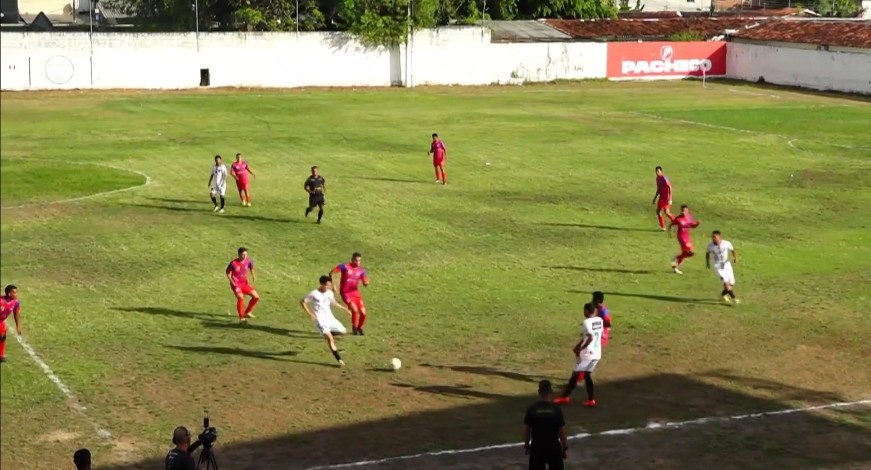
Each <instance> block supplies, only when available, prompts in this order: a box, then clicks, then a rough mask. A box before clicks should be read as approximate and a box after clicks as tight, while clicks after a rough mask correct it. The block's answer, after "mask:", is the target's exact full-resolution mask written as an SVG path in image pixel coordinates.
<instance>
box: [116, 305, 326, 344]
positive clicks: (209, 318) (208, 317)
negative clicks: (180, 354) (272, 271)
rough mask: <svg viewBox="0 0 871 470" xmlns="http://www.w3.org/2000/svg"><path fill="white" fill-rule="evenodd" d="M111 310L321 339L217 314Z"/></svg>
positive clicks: (313, 334)
mask: <svg viewBox="0 0 871 470" xmlns="http://www.w3.org/2000/svg"><path fill="white" fill-rule="evenodd" d="M112 310H116V311H119V312H135V313H145V314H148V315H163V316H169V317H176V318H191V319H196V320H200V322H201V323H202V325H203V327H204V328H218V329H231V330H252V331H260V332H263V333H269V334H273V335H278V336H287V337H290V338H298V339H320V338H321V335H319V334H318V333H316V332H314V331H302V330H291V329H288V328H279V327H275V326H269V325H263V324H259V323H257V320H251V321H249V322H246V323H239V322H238V321H237V319H236V317H235V316H229V317H228V316H222V315H220V314H217V313H204V312H188V311H184V310H173V309H170V308H165V307H114V308H112ZM218 318H226V320H223V319H222V320H218Z"/></svg>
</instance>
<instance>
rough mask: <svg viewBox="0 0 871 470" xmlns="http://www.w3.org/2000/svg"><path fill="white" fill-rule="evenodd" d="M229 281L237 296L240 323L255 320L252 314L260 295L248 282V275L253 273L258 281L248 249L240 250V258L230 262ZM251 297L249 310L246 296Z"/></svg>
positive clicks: (227, 272)
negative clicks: (250, 319)
mask: <svg viewBox="0 0 871 470" xmlns="http://www.w3.org/2000/svg"><path fill="white" fill-rule="evenodd" d="M225 272H226V274H227V279H228V280H229V281H230V289H232V290H233V294H235V295H236V312H237V313H238V314H239V321H240V322H242V323H245V322H246V321H248V319H249V318H254V315H253V314H252V313H251V312H252V311H254V306H255V305H257V302H259V301H260V294H258V293H257V290H255V289H254V286H252V285H251V284H250V283H249V282H248V273H251V279H252V280H255V281H256V280H257V278H256V276H255V275H254V262H253V261H251V258H249V257H248V249H247V248H245V247H244V246H243V247H240V248H239V257H238V258H236V259H234V260H233V261H230V264H228V265H227V270H226V271H225ZM246 295H247V296H250V297H251V300H250V301H249V302H248V308H245V296H246Z"/></svg>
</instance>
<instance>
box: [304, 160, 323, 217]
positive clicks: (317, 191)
mask: <svg viewBox="0 0 871 470" xmlns="http://www.w3.org/2000/svg"><path fill="white" fill-rule="evenodd" d="M303 188H304V189H305V191H306V192H307V193H308V207H307V208H306V209H305V216H306V217H308V215H309V214H311V212H312V211H313V210H314V209H315V207H317V208H318V223H321V219H323V218H324V204H326V200H325V199H326V198H325V196H324V193H325V192H326V191H327V182H326V180H324V177H323V176H321V175H320V173H319V172H318V167H316V166H313V167H312V175H311V176H309V177H308V179H306V180H305V185H304V186H303Z"/></svg>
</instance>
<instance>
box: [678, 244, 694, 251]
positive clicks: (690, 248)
mask: <svg viewBox="0 0 871 470" xmlns="http://www.w3.org/2000/svg"><path fill="white" fill-rule="evenodd" d="M680 251H682V252H684V253H690V252H692V251H693V242H686V243H684V242H680Z"/></svg>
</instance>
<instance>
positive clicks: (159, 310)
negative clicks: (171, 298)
mask: <svg viewBox="0 0 871 470" xmlns="http://www.w3.org/2000/svg"><path fill="white" fill-rule="evenodd" d="M112 310H115V311H118V312H136V313H146V314H148V315H163V316H167V317H178V318H212V317H216V316H218V314H217V313H205V312H186V311H184V310H173V309H170V308H164V307H112Z"/></svg>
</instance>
